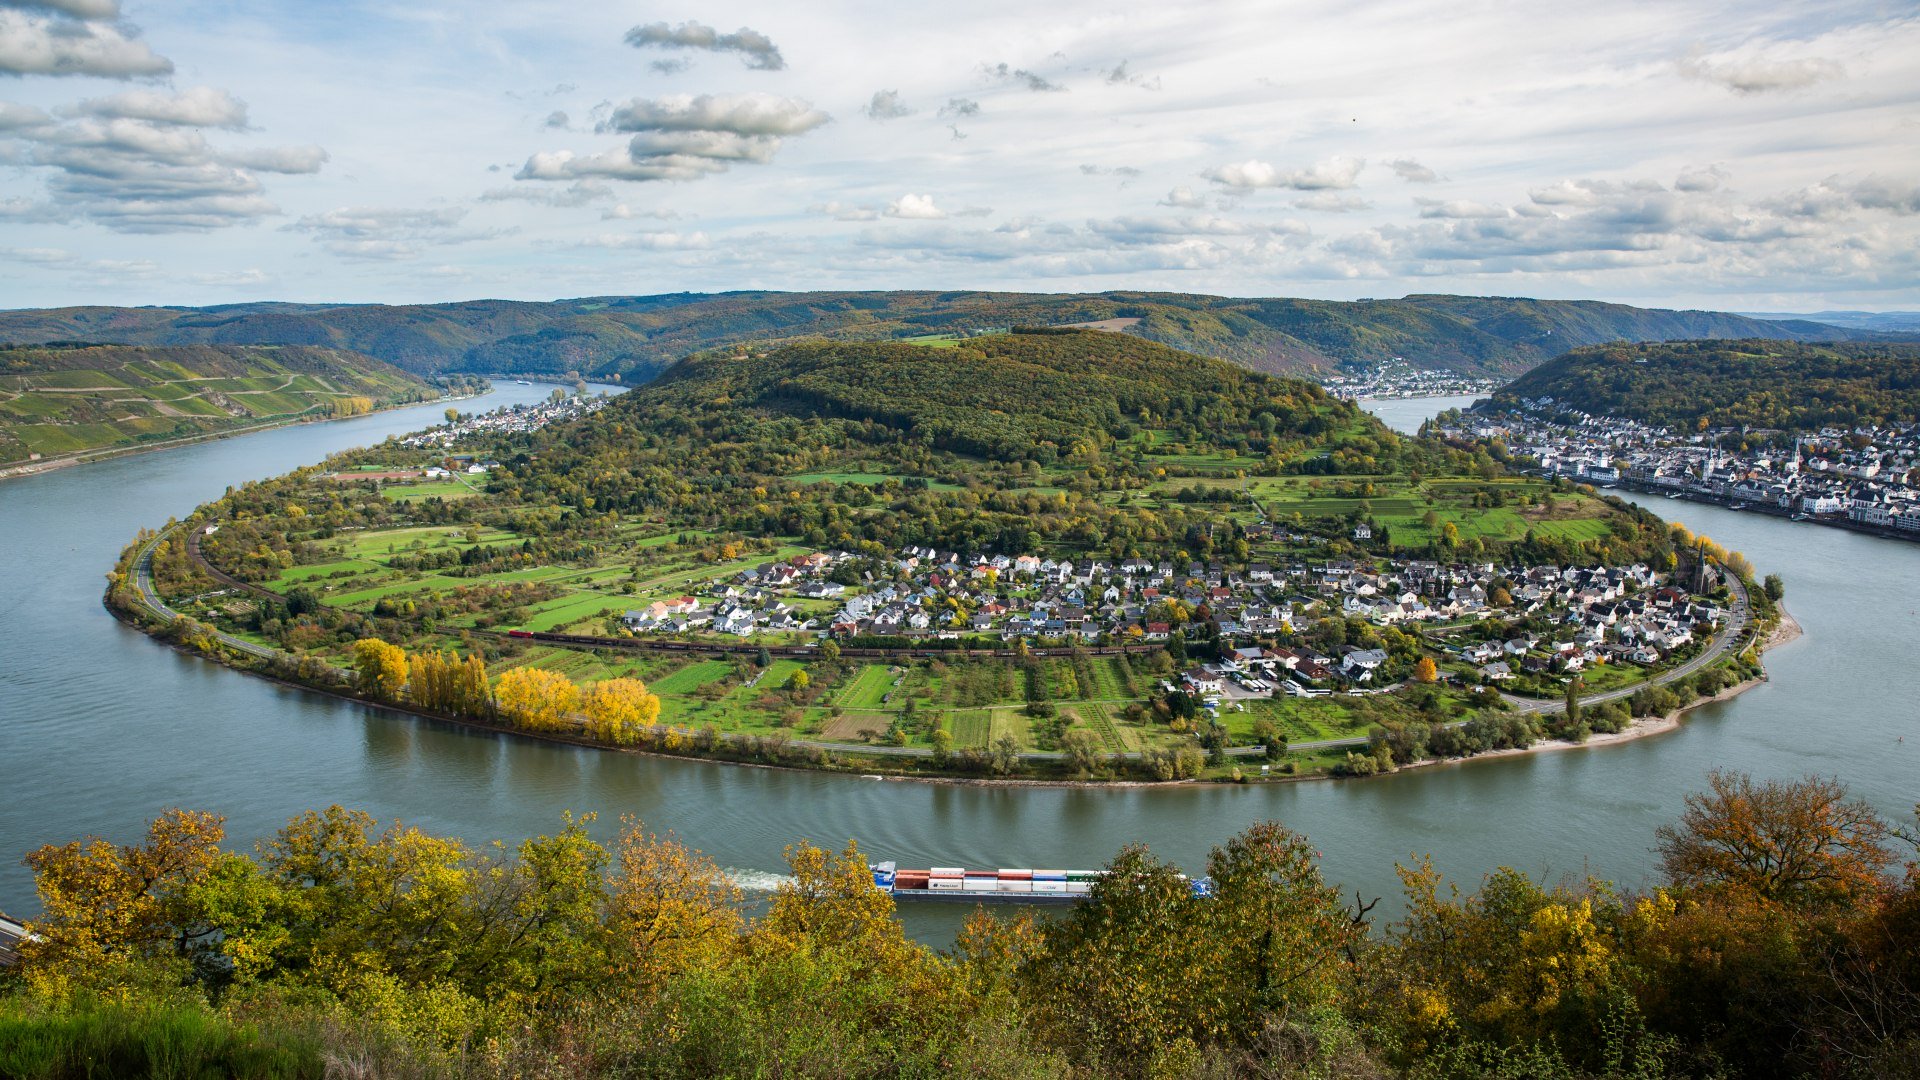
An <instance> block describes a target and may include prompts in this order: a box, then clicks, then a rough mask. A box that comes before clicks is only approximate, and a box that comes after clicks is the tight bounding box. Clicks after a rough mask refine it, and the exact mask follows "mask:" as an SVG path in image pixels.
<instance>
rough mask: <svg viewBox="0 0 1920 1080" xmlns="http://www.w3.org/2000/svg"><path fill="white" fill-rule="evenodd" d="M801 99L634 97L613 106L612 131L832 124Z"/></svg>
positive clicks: (759, 131) (759, 132)
mask: <svg viewBox="0 0 1920 1080" xmlns="http://www.w3.org/2000/svg"><path fill="white" fill-rule="evenodd" d="M828 119H829V117H828V116H827V114H826V113H823V112H821V111H820V110H818V109H815V108H814V107H813V106H812V105H811V104H809V103H807V102H806V101H803V100H801V99H799V98H783V97H774V96H773V95H771V94H700V95H698V96H690V95H687V94H679V95H675V96H672V97H664V98H656V99H651V100H649V99H645V98H635V99H634V100H632V101H629V102H627V103H626V104H625V105H622V106H620V107H618V108H616V109H614V110H613V114H612V115H611V116H610V117H609V118H608V120H607V121H606V123H605V124H604V125H603V127H604V128H605V129H606V130H609V131H709V132H727V133H730V134H735V135H744V136H780V135H800V134H803V133H805V132H808V131H812V130H813V129H814V128H817V127H819V126H820V125H821V124H824V123H826V122H827V120H828Z"/></svg>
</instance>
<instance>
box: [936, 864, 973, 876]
mask: <svg viewBox="0 0 1920 1080" xmlns="http://www.w3.org/2000/svg"><path fill="white" fill-rule="evenodd" d="M927 873H928V875H930V876H932V877H964V876H965V875H966V871H965V870H963V869H961V868H960V867H958V866H936V867H934V868H933V869H931V870H929V871H927Z"/></svg>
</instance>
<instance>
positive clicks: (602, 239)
mask: <svg viewBox="0 0 1920 1080" xmlns="http://www.w3.org/2000/svg"><path fill="white" fill-rule="evenodd" d="M580 246H581V247H592V248H611V249H615V250H629V251H703V250H705V249H707V248H710V247H712V246H713V242H712V241H711V240H709V239H708V238H707V234H706V233H703V232H691V233H677V232H641V233H601V234H600V235H599V236H595V237H591V238H589V239H586V240H582V241H581V242H580Z"/></svg>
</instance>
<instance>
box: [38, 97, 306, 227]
mask: <svg viewBox="0 0 1920 1080" xmlns="http://www.w3.org/2000/svg"><path fill="white" fill-rule="evenodd" d="M208 100H209V101H210V100H212V99H208ZM103 102H109V104H103ZM201 104H202V105H204V104H205V102H202V103H201ZM123 106H124V108H123ZM176 106H178V107H176ZM141 109H146V110H147V111H150V112H155V113H157V114H166V115H171V116H176V117H179V116H194V115H200V114H201V106H200V105H195V104H193V102H192V100H191V99H189V102H188V104H187V105H183V106H182V105H178V103H177V102H175V101H173V100H172V99H170V98H168V97H167V96H165V95H160V96H157V97H155V98H152V99H150V100H142V101H135V102H132V103H128V102H114V101H113V99H102V101H92V102H83V103H81V105H80V106H78V107H77V108H76V110H74V111H94V112H100V113H104V114H107V116H106V118H100V117H95V116H86V117H85V118H83V119H80V120H77V121H74V122H71V123H65V124H51V123H49V124H44V125H38V126H32V127H25V128H20V129H17V130H15V131H14V132H13V135H14V138H16V139H19V140H22V141H23V142H24V143H25V145H26V150H25V152H24V153H20V154H16V155H15V157H16V161H15V163H16V164H20V165H25V166H28V167H33V168H41V169H46V170H49V171H50V173H51V175H50V176H49V178H48V181H47V192H48V194H49V196H50V197H51V201H52V202H53V203H55V204H58V205H59V206H61V207H63V208H65V210H66V211H67V212H68V213H69V214H70V215H74V216H79V217H84V218H87V219H89V220H92V221H94V222H96V223H98V224H101V225H105V226H106V227H108V228H110V229H114V230H117V231H121V232H143V233H151V232H176V231H205V230H208V229H215V228H220V227H223V226H227V225H237V224H244V223H246V222H249V221H253V220H257V219H259V218H263V217H267V216H270V215H272V214H275V213H278V212H279V211H278V208H276V207H275V206H274V205H273V204H272V203H271V202H268V201H267V199H266V198H265V197H264V195H263V194H262V188H261V185H260V181H259V180H258V179H257V178H256V177H255V176H254V173H256V172H276V173H312V172H315V171H318V169H319V168H320V166H321V165H322V164H323V163H324V162H325V161H326V160H327V154H326V151H325V150H322V149H321V148H319V147H317V146H296V147H263V148H250V149H239V150H232V151H225V152H223V151H220V150H217V149H216V148H214V147H213V146H211V145H209V144H208V142H207V140H206V138H205V136H203V135H202V134H201V133H200V132H199V131H198V130H197V129H195V128H191V127H184V126H181V125H180V124H179V123H173V122H168V121H163V120H152V119H131V118H126V117H122V116H115V115H113V114H114V113H116V112H124V111H140V110H141Z"/></svg>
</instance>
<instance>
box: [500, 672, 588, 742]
mask: <svg viewBox="0 0 1920 1080" xmlns="http://www.w3.org/2000/svg"><path fill="white" fill-rule="evenodd" d="M493 696H494V700H495V702H496V703H497V704H498V706H499V709H500V713H501V715H502V716H505V717H506V718H507V719H508V720H509V721H511V722H513V723H514V724H516V725H518V726H520V727H523V728H526V729H528V730H530V731H557V730H560V729H561V728H564V727H566V726H567V725H568V724H569V723H570V722H571V720H572V717H573V714H574V713H575V712H577V711H578V710H579V708H580V688H579V687H578V686H575V685H574V683H573V680H572V679H569V678H567V677H566V676H565V675H563V674H561V673H560V672H557V671H549V670H547V669H546V668H533V667H518V668H514V669H513V670H512V671H509V672H507V673H506V674H505V675H502V676H500V682H499V685H497V686H496V687H495V688H494V691H493Z"/></svg>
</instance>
